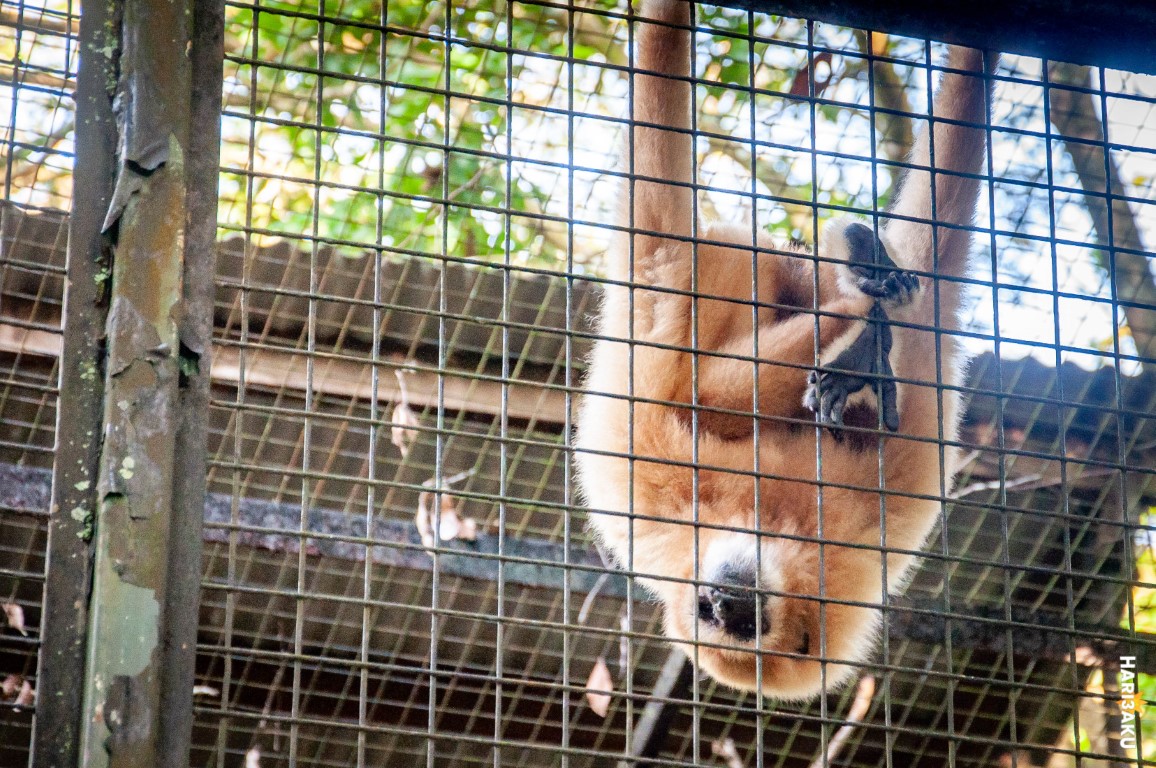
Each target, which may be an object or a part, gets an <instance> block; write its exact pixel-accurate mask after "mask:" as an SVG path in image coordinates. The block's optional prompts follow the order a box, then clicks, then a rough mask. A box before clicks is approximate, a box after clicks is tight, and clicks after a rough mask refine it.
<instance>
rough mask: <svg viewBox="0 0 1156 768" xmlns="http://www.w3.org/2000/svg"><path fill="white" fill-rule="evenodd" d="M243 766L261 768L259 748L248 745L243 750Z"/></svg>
mask: <svg viewBox="0 0 1156 768" xmlns="http://www.w3.org/2000/svg"><path fill="white" fill-rule="evenodd" d="M245 768H261V748H260V747H257V746H253V747H249V749H248V750H246V751H245Z"/></svg>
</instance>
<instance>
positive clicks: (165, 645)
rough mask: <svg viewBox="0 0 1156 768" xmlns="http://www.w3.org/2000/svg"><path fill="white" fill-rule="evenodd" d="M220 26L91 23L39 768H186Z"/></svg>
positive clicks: (111, 15)
mask: <svg viewBox="0 0 1156 768" xmlns="http://www.w3.org/2000/svg"><path fill="white" fill-rule="evenodd" d="M222 17H223V11H222V6H221V3H220V2H218V0H210V1H209V2H197V1H196V0H169V1H166V0H118V1H115V2H111V3H107V4H102V3H96V4H86V5H85V7H84V15H83V18H82V32H81V37H82V40H81V50H82V58H81V68H80V81H79V82H80V90H79V92H78V111H77V126H78V127H77V169H76V173H77V180H78V184H77V188H76V195H75V198H74V208H73V214H72V216H73V219H72V225H71V227H72V228H71V230H70V235H71V238H72V240H71V242H70V250H69V293H68V309H67V315H66V327H65V350H66V353H65V359H64V362H63V364H62V385H61V400H60V409H59V412H60V431H59V433H58V440H59V444H60V452H59V454H58V457H57V470H56V471H57V482H56V488H55V494H54V502H55V505H54V510H53V520H52V524H51V530H52V534H51V535H52V541H51V543H50V563H49V573H50V575H51V578H50V579H49V580H48V581H49V583H48V584H47V586H46V590H45V591H46V596H45V597H46V605H47V610H46V617H45V635H44V636H45V641H44V645H43V647H42V652H41V676H42V677H41V684H40V701H39V706H38V712H37V714H38V722H37V733H36V740H35V742H34V755H35V761H34V762H35V765H37V766H64V765H70V766H71V765H83V766H141V767H143V766H148V767H149V768H153V767H154V766H178V765H187V761H188V746H189V735H188V732H189V729H190V728H191V727H192V669H193V653H194V650H195V640H196V635H195V633H196V621H197V603H198V590H199V584H200V563H201V535H200V530H201V522H202V515H203V504H204V494H205V420H206V419H207V416H208V414H207V405H208V357H207V355H208V350H209V338H210V335H211V329H212V296H213V293H212V285H213V283H212V275H213V267H214V250H215V249H214V244H213V236H214V234H215V222H216V185H217V157H218V143H219V132H220V87H221V38H222V35H221V19H222ZM194 86H196V87H194ZM68 350H72V353H73V354H74V355H76V356H75V357H71V358H70V357H69V352H68ZM175 537H176V539H178V540H174V538H175ZM89 541H90V542H91V544H90V545H89V544H88V542H89ZM67 558H72V560H73V561H74V563H73V567H71V568H68V569H64V568H63V561H64V560H65V559H67ZM65 577H66V578H67V582H62V579H64V578H65ZM69 608H71V610H72V615H71V616H69V615H68V610H69ZM56 632H60V635H59V636H57V635H56ZM81 650H83V659H81V658H80V653H79V652H80V651H81ZM81 673H82V674H81ZM81 681H83V684H80V683H81ZM78 689H81V690H80V691H78Z"/></svg>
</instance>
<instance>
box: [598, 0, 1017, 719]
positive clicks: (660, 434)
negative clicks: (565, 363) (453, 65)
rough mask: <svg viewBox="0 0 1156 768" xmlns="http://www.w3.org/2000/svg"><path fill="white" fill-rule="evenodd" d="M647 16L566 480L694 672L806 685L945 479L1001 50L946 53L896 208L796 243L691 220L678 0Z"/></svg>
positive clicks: (846, 662) (907, 542)
mask: <svg viewBox="0 0 1156 768" xmlns="http://www.w3.org/2000/svg"><path fill="white" fill-rule="evenodd" d="M639 17H640V19H641V20H642V21H641V23H640V24H639V32H638V44H639V48H638V54H637V60H636V62H635V63H636V67H637V71H636V72H635V73H634V75H633V113H632V115H631V124H630V128H629V129H628V131H627V134H628V136H627V141H626V146H625V150H624V158H623V165H624V172H625V173H626V175H627V176H628V180H627V181H625V182H624V183H623V186H622V193H621V194H622V199H621V202H620V205H619V209H620V211H621V213H620V219H619V221H618V224H619V225H620V227H619V232H620V234H619V235H618V237H617V241H616V242H615V243H614V244H613V245H612V251H611V257H610V258H611V261H610V274H609V280H608V281H607V283H606V286H605V289H604V297H603V300H602V308H601V316H600V317H601V319H600V324H599V340H598V341H597V342H596V343H595V345H594V349H593V351H592V353H591V356H590V360H589V371H588V374H587V379H586V386H585V388H586V392H585V394H584V396H583V401H582V404H581V407H580V412H579V418H578V427H577V437H576V445H577V466H578V471H579V481H580V488H581V492H582V495H583V498H584V501H585V502H586V504H587V506H588V507H589V509H590V522H591V525H592V527H593V529H594V532H595V534H596V535H597V537H598V538H599V540H600V541H601V543H602V544H603V545H604V546H605V548H606V549H608V550H609V551H610V552H611V553H612V554H613V556H614V558H615V560H616V561H617V563H618V564H619V565H620V566H622V567H623V568H625V569H627V570H628V571H629V572H631V573H633V574H635V575H636V576H637V577H638V578H639V580H640V582H641V583H642V584H644V585H645V586H646V587H647V589H648V590H649V591H651V592H652V593H653V594H654V595H655V596H656V597H657V598H659V599H660V601H661V602H662V604H663V608H664V625H665V630H666V633H667V635H668V636H669V637H670V638H671V639H672V640H673V641H674V642H676V643H677V644H679V645H681V646H682V647H683V648H684V650H686V651H687V652H688V654H689V655H690V656H691V657H692V658H694V659H695V660H696V663H697V664H698V666H699V668H700V669H701V670H704V671H705V672H707V673H709V674H710V675H711V676H713V677H714V678H716V679H717V680H719V681H721V682H722V683H725V684H727V685H729V686H733V687H735V688H740V689H748V690H753V689H755V688H759V687H761V688H762V690H763V692H764V693H765V694H767V695H768V696H772V697H775V698H779V699H803V698H807V697H810V696H813V695H815V694H817V693H819V692H820V691H821V690H822V689H823V687H824V685H826V686H828V687H830V686H834V685H837V684H839V683H840V682H843V681H845V680H846V679H847V678H848V677H849V676H850V675H851V674H852V672H853V670H854V669H855V665H856V663H857V662H861V661H862V660H863V659H864V658H865V657H866V655H867V654H868V653H869V652H870V651H871V649H872V647H873V645H874V639H875V635H876V634H877V632H878V626H879V611H878V609H877V608H876V607H873V606H879V605H880V604H881V602H882V601H883V599H884V597H885V594H894V593H896V592H897V591H900V590H901V589H902V588H903V586H904V585H905V581H906V579H907V578H908V576H909V572H910V570H911V568H912V565H913V563H914V561H915V558H916V555H917V552H918V550H919V548H920V547H921V546H922V545H923V543H924V540H925V538H926V537H927V536H928V534H929V531H930V530H931V528H932V526H933V525H934V523H935V522H936V520H937V519H938V517H939V514H940V509H941V503H940V501H939V499H940V498H942V496H943V492H944V488H945V487H949V486H950V482H951V477H952V476H953V474H954V464H955V461H956V456H955V451H954V450H952V449H951V448H950V447H947V448H943V445H944V441H951V440H953V439H954V438H955V436H956V424H957V420H958V411H959V402H958V400H959V398H958V394H957V392H956V391H955V390H954V389H952V387H953V386H954V385H957V384H958V383H959V381H960V377H961V367H962V365H963V360H964V358H963V352H962V350H961V349H960V347H959V345H958V344H957V341H956V340H955V338H953V336H952V335H951V334H950V331H952V330H953V329H956V328H958V319H957V312H958V308H959V302H960V291H961V285H960V283H959V282H958V281H954V280H951V279H946V278H950V277H959V276H961V275H964V274H965V273H966V272H967V269H968V250H969V247H970V243H971V234H970V233H969V232H968V231H967V229H966V228H967V227H968V226H969V225H971V224H972V221H973V218H974V215H975V210H976V198H977V196H978V191H979V185H980V181H979V174H981V173H982V172H983V169H984V166H985V162H984V161H985V149H984V148H985V131H984V130H983V129H982V128H978V127H973V126H977V125H983V123H984V120H985V112H986V99H988V98H989V97H990V91H989V89H988V85H987V83H988V82H989V81H990V78H987V77H984V76H983V75H984V73H985V72H990V71H991V67H992V66H994V57H992V56H990V55H989V56H988V58H987V65H986V69H985V63H984V61H985V56H984V54H982V53H981V52H979V51H975V50H970V49H963V48H952V49H951V51H950V55H949V58H948V60H947V66H946V70H945V72H944V74H943V75H942V77H941V82H940V85H939V88H938V93H937V95H936V97H935V100H934V108H933V115H934V119H933V120H931V121H930V122H931V123H932V125H933V134H934V135H933V139H932V141H930V142H929V140H928V136H927V131H926V130H924V131H922V132H921V133H922V135H921V136H920V137H919V138H918V139H917V141H916V145H915V147H914V151H913V153H912V157H911V160H910V170H909V172H908V173H907V175H906V179H905V181H904V182H903V184H902V186H901V191H900V192H899V195H898V198H897V199H896V200H895V203H894V205H893V206H892V208H891V210H890V211H889V212H888V213H887V214H885V215H881V216H879V217H878V218H877V220H872V219H863V220H857V219H853V218H846V217H843V218H837V219H833V220H831V221H830V222H828V223H827V224H826V226H825V227H823V228H822V230H821V231H820V233H819V234H820V236H819V238H818V239H817V243H816V251H815V255H812V254H811V253H810V252H809V251H807V250H806V249H804V248H803V247H801V246H799V245H788V246H786V247H779V246H776V245H775V244H774V243H772V242H771V240H770V238H768V237H766V236H765V235H763V234H761V233H760V234H758V235H757V236H756V235H754V234H753V228H752V226H751V225H750V224H749V223H747V224H742V225H734V224H718V223H702V222H696V219H695V211H696V206H695V202H694V194H695V193H694V188H693V180H694V175H693V173H692V163H693V162H694V145H693V138H692V136H691V125H692V124H691V109H692V100H691V94H692V91H691V62H692V42H691V31H690V29H691V27H690V25H691V23H692V17H691V5H690V4H689V3H687V2H685V0H644V2H643V3H642V7H641V11H640V14H639ZM932 157H933V158H934V166H932V163H931V158H932ZM931 167H934V171H935V173H934V185H935V186H934V191H933V189H932V183H933V181H932V179H933V174H932V173H929V172H928V170H927V169H928V168H931ZM933 219H934V220H935V222H936V223H937V224H940V225H943V226H932V224H931V223H930V222H931V221H932V220H933ZM945 332H946V333H945ZM884 555H885V556H884Z"/></svg>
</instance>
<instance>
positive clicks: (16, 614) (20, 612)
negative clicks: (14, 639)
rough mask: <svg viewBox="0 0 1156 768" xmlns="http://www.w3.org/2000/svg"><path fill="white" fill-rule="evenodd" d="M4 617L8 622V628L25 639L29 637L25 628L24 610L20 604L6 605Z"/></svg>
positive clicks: (9, 603) (10, 603)
mask: <svg viewBox="0 0 1156 768" xmlns="http://www.w3.org/2000/svg"><path fill="white" fill-rule="evenodd" d="M4 617H5V618H6V619H7V621H8V626H10V627H12V629H14V630H16V631H17V632H19V633H20V634H22V635H24V636H25V637H27V636H28V630H26V629H25V628H24V609H23V608H22V607H21V606H20V605H19V604H18V603H12V602H8V603H4Z"/></svg>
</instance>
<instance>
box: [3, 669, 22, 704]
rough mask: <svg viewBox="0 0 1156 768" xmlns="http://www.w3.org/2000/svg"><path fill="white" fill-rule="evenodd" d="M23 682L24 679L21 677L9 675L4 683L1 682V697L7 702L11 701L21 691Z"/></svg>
mask: <svg viewBox="0 0 1156 768" xmlns="http://www.w3.org/2000/svg"><path fill="white" fill-rule="evenodd" d="M23 682H24V678H23V677H22V676H20V675H8V677H6V678H4V681H3V682H0V696H3V697H4V700H5V701H7V700H8V699H11V698H12V697H13V696H15V695H16V692H17V691H19V690H20V685H21V684H22V683H23Z"/></svg>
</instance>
